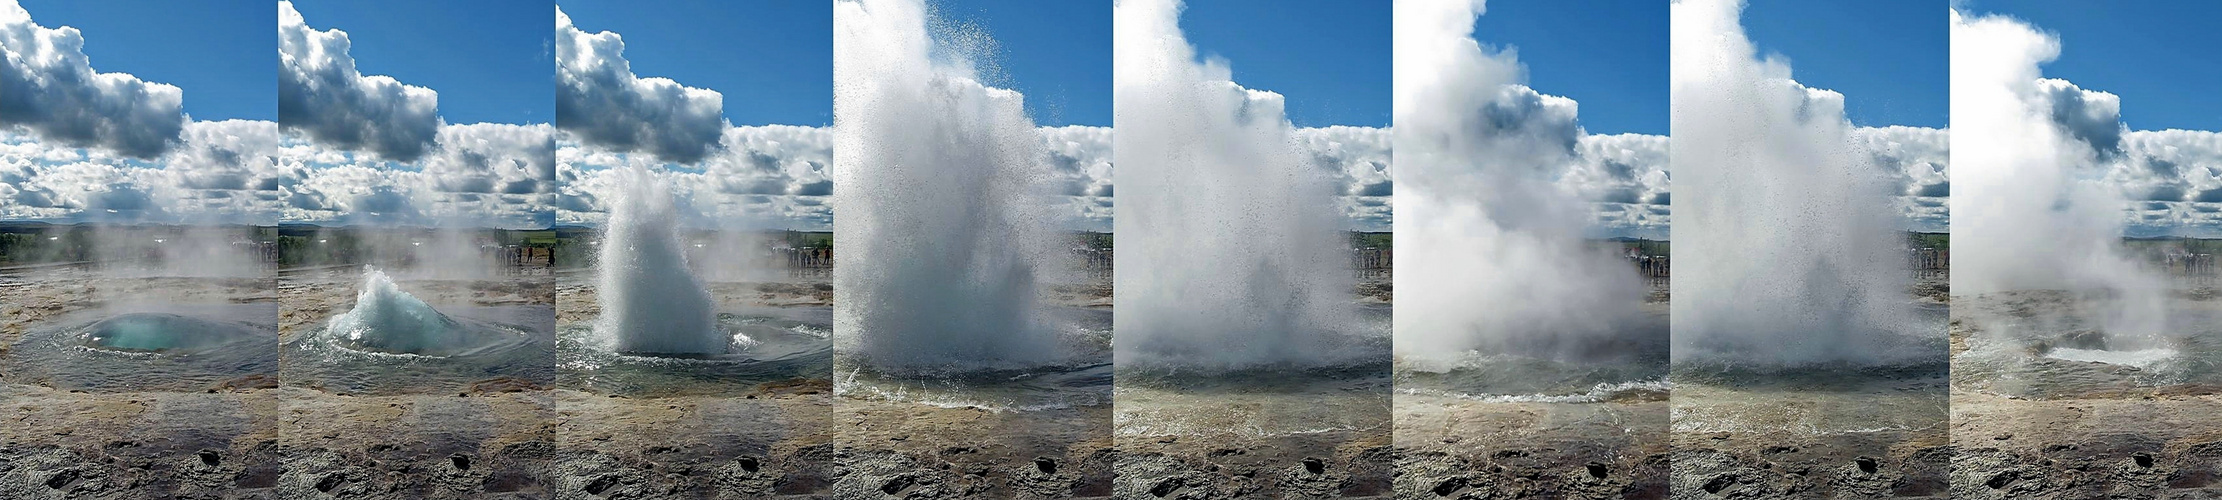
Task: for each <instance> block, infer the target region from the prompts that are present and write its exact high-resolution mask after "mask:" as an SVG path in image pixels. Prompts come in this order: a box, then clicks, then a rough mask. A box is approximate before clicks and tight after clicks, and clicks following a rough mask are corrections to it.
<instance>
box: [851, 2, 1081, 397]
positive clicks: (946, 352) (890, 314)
mask: <svg viewBox="0 0 2222 500" xmlns="http://www.w3.org/2000/svg"><path fill="white" fill-rule="evenodd" d="M933 25H936V23H933V22H931V20H930V19H929V15H928V13H927V11H926V6H925V5H924V4H923V2H920V1H917V0H863V1H842V2H836V3H835V4H834V52H835V57H834V82H835V86H834V93H835V94H834V95H835V99H834V111H833V117H834V126H833V129H834V144H835V147H834V165H835V167H834V169H833V171H834V176H835V179H834V184H835V185H836V186H839V187H840V189H838V190H837V191H836V192H835V193H834V197H835V202H834V203H835V205H837V206H839V207H841V223H840V224H836V225H835V226H834V240H835V242H836V244H835V246H837V247H839V248H840V249H841V251H842V252H843V255H842V257H841V258H842V260H844V261H847V262H868V263H872V264H871V265H865V266H836V267H835V268H834V294H835V298H834V308H835V309H834V329H835V330H836V331H838V332H841V333H839V334H837V335H836V336H835V337H836V339H838V340H839V341H840V342H841V343H842V344H843V350H845V351H849V352H851V353H853V354H854V355H856V356H859V357H861V358H862V359H863V360H864V361H866V362H868V363H870V364H872V365H873V366H874V367H875V368H877V369H880V370H890V371H898V372H900V371H946V370H951V369H959V368H961V369H965V370H977V369H994V368H1020V367H1027V366H1036V365H1043V364H1046V363H1054V362H1057V360H1058V358H1060V357H1062V354H1061V353H1060V352H1059V351H1060V349H1059V347H1058V344H1057V343H1056V333H1055V332H1054V331H1053V329H1052V328H1049V327H1048V326H1047V325H1045V324H1044V323H1045V322H1044V320H1043V319H1042V318H1041V312H1040V309H1039V307H1037V298H1036V295H1037V289H1038V286H1039V285H1038V281H1039V279H1040V277H1041V273H1043V272H1046V270H1053V269H1058V268H1059V267H1058V266H1056V265H1052V264H1051V262H1052V261H1053V259H1057V258H1060V257H1059V254H1057V253H1056V252H1054V251H1053V248H1052V247H1051V245H1052V244H1053V242H1054V241H1056V240H1057V234H1056V233H1055V232H1054V231H1053V229H1052V225H1051V222H1052V219H1051V217H1050V216H1049V214H1048V212H1047V209H1048V208H1049V204H1048V203H1047V202H1045V201H1044V200H1042V199H1040V198H1038V197H1037V196H1036V195H1037V194H1038V193H1039V192H1041V191H1042V184H1043V183H1044V181H1045V180H1047V178H1048V177H1047V175H1048V168H1049V167H1048V166H1047V164H1046V163H1045V162H1044V155H1045V154H1046V153H1045V151H1043V150H1042V149H1041V145H1040V138H1039V136H1038V135H1037V133H1036V132H1035V129H1034V124H1033V122H1032V121H1031V120H1030V119H1028V118H1027V116H1026V112H1025V107H1024V102H1023V99H1024V98H1023V96H1021V95H1019V94H1018V93H1017V92H1013V91H1010V90H1005V89H1000V88H995V87H990V86H987V85H984V84H983V83H982V82H981V78H982V77H981V76H980V75H979V74H978V72H977V71H975V69H974V66H973V64H972V63H971V62H970V59H969V57H968V55H967V54H963V53H962V52H963V51H964V50H965V49H964V48H963V47H962V46H964V45H966V44H965V43H963V42H964V41H966V40H974V41H976V40H977V39H978V38H980V37H983V36H984V35H982V34H980V33H977V32H962V33H934V32H933V30H932V29H930V28H929V26H933ZM975 45H977V43H975Z"/></svg>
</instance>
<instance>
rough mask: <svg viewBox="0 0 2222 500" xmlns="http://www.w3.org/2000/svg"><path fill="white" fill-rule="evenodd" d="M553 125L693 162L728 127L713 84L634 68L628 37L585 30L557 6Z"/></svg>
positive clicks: (605, 143) (591, 140)
mask: <svg viewBox="0 0 2222 500" xmlns="http://www.w3.org/2000/svg"><path fill="white" fill-rule="evenodd" d="M555 49H556V50H555V51H556V126H557V127H559V128H562V129H563V130H564V131H566V132H570V133H571V134H572V135H573V136H575V137H577V138H578V139H579V140H580V141H581V142H583V143H586V144H591V145H594V146H599V147H602V148H605V149H609V150H612V151H617V152H633V151H645V152H648V153H650V154H653V155H656V157H658V158H661V159H663V160H664V161H668V162H673V163H694V162H697V161H701V160H702V159H704V158H706V157H708V156H709V155H711V154H712V153H713V151H714V150H715V149H716V148H717V147H718V146H719V144H720V143H721V139H722V138H723V136H724V135H725V132H726V130H727V129H728V127H727V126H726V124H725V119H724V118H723V117H722V116H721V113H722V112H723V111H724V108H725V98H724V96H722V95H720V94H718V93H717V91H713V90H709V89H701V88H694V87H688V86H684V85H680V84H679V83H678V82H674V81H671V80H670V79H666V78H641V77H638V76H634V75H633V71H632V63H630V62H628V61H626V60H625V41H624V40H623V39H622V38H620V37H619V36H618V34H617V33H612V32H608V31H603V32H598V33H587V32H585V31H581V30H579V29H578V28H576V27H573V26H572V24H571V16H569V15H567V14H564V12H563V9H561V8H557V9H556V39H555Z"/></svg>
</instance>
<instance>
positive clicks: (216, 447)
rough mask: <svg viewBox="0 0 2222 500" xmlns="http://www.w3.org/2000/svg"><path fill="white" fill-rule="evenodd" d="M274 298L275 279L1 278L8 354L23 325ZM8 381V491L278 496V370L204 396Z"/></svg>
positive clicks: (2, 389) (1, 338) (3, 466)
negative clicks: (133, 307) (125, 309)
mask: <svg viewBox="0 0 2222 500" xmlns="http://www.w3.org/2000/svg"><path fill="white" fill-rule="evenodd" d="M276 296H277V294H276V292H275V290H274V289H273V287H271V286H270V280H267V279H254V278H160V277H155V278H150V277H107V276H102V275H100V274H98V273H93V272H90V271H87V270H85V269H83V268H78V267H50V268H43V269H40V270H36V271H26V272H10V273H0V321H5V323H0V356H6V355H9V352H8V349H9V346H13V345H15V344H16V343H17V342H19V341H20V340H21V339H22V337H23V335H24V333H25V332H28V331H30V330H32V329H36V328H46V327H51V326H53V325H52V324H51V322H52V321H53V320H55V319H57V318H60V317H63V316H65V315H68V314H71V313H76V312H79V311H87V310H95V309H99V308H103V307H109V306H113V305H124V304H130V303H134V302H223V303H252V302H267V301H272V300H276ZM273 346H275V343H274V342H273ZM7 378H8V377H7V374H4V373H0V418H5V419H6V425H0V498H10V499H15V498H22V499H49V498H89V499H145V498H250V499H255V498H279V496H278V495H277V494H276V492H275V489H274V486H275V485H276V483H277V479H278V476H279V469H280V468H279V465H278V464H279V460H278V454H277V446H276V444H277V428H278V427H277V423H276V416H277V413H278V410H277V396H276V391H275V390H274V389H275V387H276V383H275V380H276V379H275V378H273V377H269V376H252V375H250V376H244V377H240V378H238V379H234V380H229V381H225V382H222V383H218V384H215V385H212V386H210V387H208V388H206V389H205V390H204V391H202V392H111V393H86V392H78V391H60V390H55V389H51V388H47V387H44V386H36V385H23V384H18V383H11V382H5V381H4V380H6V379H7Z"/></svg>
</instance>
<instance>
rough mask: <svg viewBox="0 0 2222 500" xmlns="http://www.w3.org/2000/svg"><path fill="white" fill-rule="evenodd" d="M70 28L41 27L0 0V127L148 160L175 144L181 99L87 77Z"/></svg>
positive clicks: (119, 79) (167, 89) (157, 87)
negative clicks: (3, 58)
mask: <svg viewBox="0 0 2222 500" xmlns="http://www.w3.org/2000/svg"><path fill="white" fill-rule="evenodd" d="M84 46H85V39H84V37H83V36H82V35H80V34H79V33H78V32H77V29H76V28H71V27H67V26H64V27H61V28H46V27H42V26H39V25H38V24H37V23H34V22H32V20H31V14H30V12H28V11H25V10H24V9H23V6H21V5H18V4H17V3H16V1H15V0H0V54H4V55H5V60H4V61H0V127H7V128H13V127H22V128H24V129H28V130H30V131H31V133H33V134H35V135H37V136H38V137H39V138H40V139H41V140H43V141H46V142H49V143H52V144H53V145H60V146H70V147H97V148H101V149H106V150H109V151H113V152H115V153H117V154H121V155H126V156H131V157H136V158H154V157H158V156H161V155H162V154H163V153H165V152H168V151H169V149H170V148H171V147H173V146H175V145H177V144H178V142H179V141H180V140H181V139H180V138H179V133H180V132H182V131H183V130H184V128H185V121H186V118H185V114H184V111H183V106H184V97H183V96H184V93H183V92H181V91H179V90H178V88H177V87H175V86H171V85H168V84H162V83H154V82H148V81H144V80H140V79H139V78H138V77H135V76H132V75H129V74H124V73H101V72H98V71H94V70H93V67H92V62H91V60H90V59H89V58H87V57H86V56H85V52H84Z"/></svg>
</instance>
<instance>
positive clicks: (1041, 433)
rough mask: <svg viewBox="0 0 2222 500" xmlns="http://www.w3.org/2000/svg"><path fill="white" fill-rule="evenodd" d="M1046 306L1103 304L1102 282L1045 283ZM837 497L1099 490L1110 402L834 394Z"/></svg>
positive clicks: (1106, 465)
mask: <svg viewBox="0 0 2222 500" xmlns="http://www.w3.org/2000/svg"><path fill="white" fill-rule="evenodd" d="M1042 298H1043V301H1044V302H1045V303H1046V304H1048V305H1051V306H1056V307H1081V308H1109V307H1111V285H1110V283H1087V284H1068V285H1055V286H1051V287H1049V288H1048V289H1046V290H1044V291H1043V294H1042ZM834 408H835V409H834V415H833V419H834V420H833V421H834V422H836V423H837V424H838V425H839V426H840V430H839V431H838V433H837V435H836V439H837V441H838V443H839V446H838V447H837V448H836V450H835V453H836V454H837V457H836V460H835V463H836V464H837V465H836V468H837V470H836V471H835V474H836V475H837V476H839V479H838V480H837V481H836V482H835V483H834V485H833V489H832V491H833V498H837V499H844V500H846V499H898V498H899V499H956V498H1013V499H1047V498H1109V497H1110V496H1111V494H1112V472H1111V471H1112V464H1113V462H1115V461H1116V459H1117V458H1118V453H1117V452H1116V451H1114V450H1113V448H1112V441H1111V408H1110V407H1109V406H1108V405H1093V406H1081V407H1070V408H1050V409H1038V410H1004V411H999V410H990V409H984V408H979V407H969V406H963V407H949V406H937V405H930V404H921V403H913V402H906V401H888V400H880V399H866V398H858V397H843V398H837V400H836V402H835V405H834Z"/></svg>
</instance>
